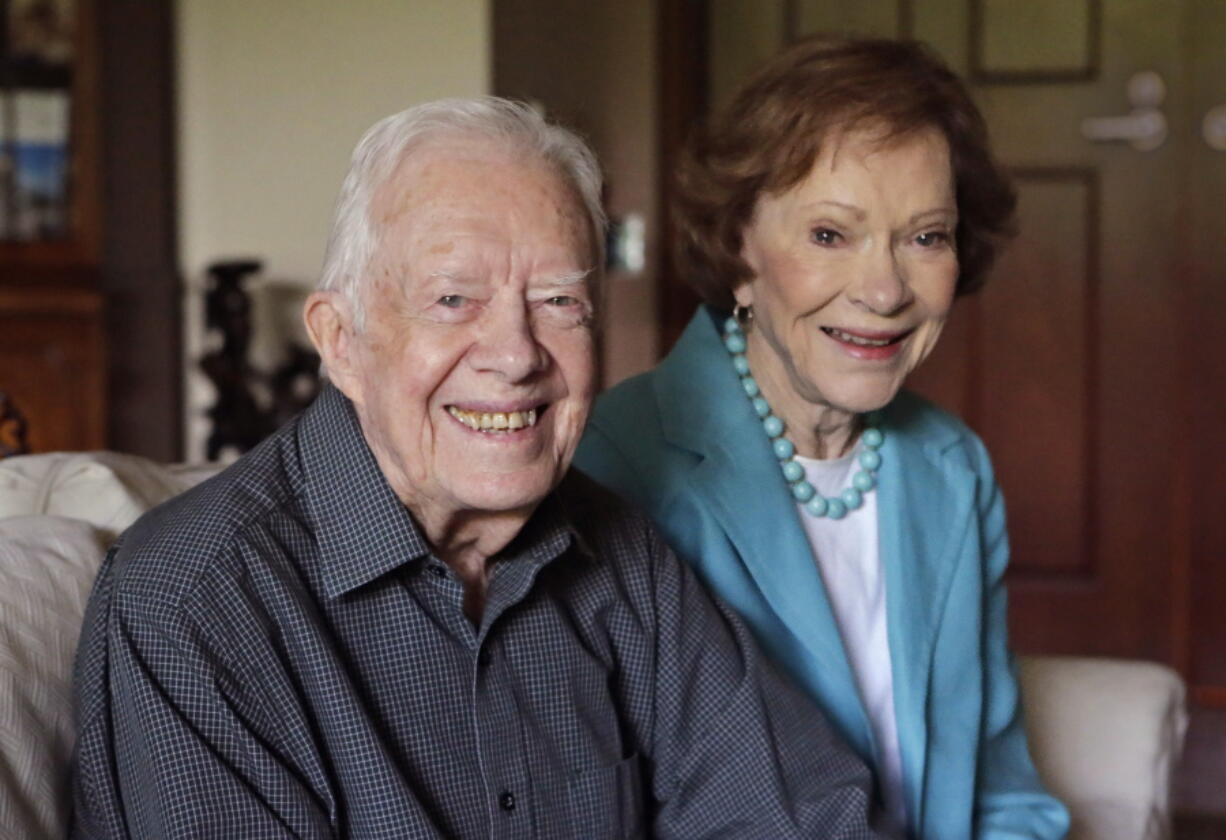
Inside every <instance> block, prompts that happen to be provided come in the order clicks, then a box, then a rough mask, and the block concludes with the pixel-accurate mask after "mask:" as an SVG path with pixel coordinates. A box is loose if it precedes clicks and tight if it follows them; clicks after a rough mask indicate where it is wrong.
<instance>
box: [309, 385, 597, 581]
mask: <svg viewBox="0 0 1226 840" xmlns="http://www.w3.org/2000/svg"><path fill="white" fill-rule="evenodd" d="M298 445H299V451H300V453H301V458H302V464H303V468H304V472H305V475H306V479H305V481H306V494H305V495H306V505H307V509H308V510H309V511H310V515H311V518H312V519H313V520H314V523H315V533H316V537H317V538H318V540H319V549H320V566H321V574H322V580H323V587H324V592H325V594H326V595H327V596H328V597H329V598H336V597H338V596H340V595H343V594H345V593H347V592H350V591H352V590H354V589H356V588H358V587H360V586H362V585H364V584H366V583H369V582H370V581H372V580H374V579H376V578H378V577H381V576H382V575H384V574H386V573H388V572H390V571H392V570H393V569H395V568H398V567H400V566H402V565H404V564H405V563H409V562H411V561H414V560H419V559H422V558H425V557H428V556H430V555H431V547H430V543H429V541H428V540H427V539H426V537H425V535H424V534H423V533H422V532H421V529H420V528H419V527H418V525H417V523H416V522H415V521H414V520H413V517H412V515H411V514H410V513H409V511H408V509H407V508H406V507H405V506H404V504H403V503H402V502H401V501H400V499H399V498H398V497H397V496H396V494H395V492H394V491H393V490H392V488H391V485H389V484H388V482H387V479H386V478H385V477H384V475H383V472H382V471H381V470H380V469H379V465H378V462H377V461H376V460H375V456H374V453H372V452H371V451H370V447H369V446H368V445H367V443H366V438H365V436H364V435H363V434H362V427H361V424H360V423H359V422H358V417H357V412H356V411H354V408H353V403H351V402H350V401H349V398H348V397H346V396H345V395H344V394H342V393H341V392H340V391H339V390H338V389H337V388H336V386H334V385H332V384H331V383H326V384H325V385H324V387H323V390H322V392H321V393H320V395H319V397H318V398H317V399H316V400H315V402H314V403H313V404H312V405H311V406H310V407H309V408H308V409H307V410H306V412H305V413H304V414H303V416H302V421H301V423H300V425H299V431H298ZM567 514H568V512H567V510H566V506H565V505H564V504H561V503H560V502H559V500H558V498H557V496H556V494H555V493H551V494H550V495H549V496H547V497H546V498H545V500H544V501H542V502H541V505H540V506H539V507H538V508H537V510H536V511H535V512H534V513H533V515H532V517H531V519H529V521H528V523H527V525H525V526H524V528H523V530H521V531H520V533H519V534H518V535H517V536H516V537H515V539H514V540H512V542H511V544H510V545H508V546H507V548H506V549H504V551H503V552H502V555H503V556H504V557H506V558H508V559H517V558H523V559H525V560H528V561H529V562H532V563H534V564H539V565H543V564H545V563H547V562H549V561H551V560H553V559H555V558H556V557H558V556H560V555H562V554H563V553H565V551H566V549H567V548H568V547H570V545H571V544H572V543H574V544H575V545H577V546H578V547H580V548H581V549H585V543H584V542H583V540H582V538H581V537H580V536H579V532H578V530H577V529H576V528H575V527H574V524H573V522H572V519H571V517H570V516H568V515H567ZM585 553H589V554H590V552H586V551H585Z"/></svg>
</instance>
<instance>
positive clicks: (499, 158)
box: [369, 135, 595, 268]
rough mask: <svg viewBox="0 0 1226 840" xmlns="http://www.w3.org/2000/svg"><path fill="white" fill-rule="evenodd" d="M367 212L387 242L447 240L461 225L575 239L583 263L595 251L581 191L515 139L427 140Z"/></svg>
mask: <svg viewBox="0 0 1226 840" xmlns="http://www.w3.org/2000/svg"><path fill="white" fill-rule="evenodd" d="M369 212H370V220H371V223H372V226H373V227H374V229H375V231H376V235H377V237H378V238H379V240H380V243H381V245H386V244H387V241H386V239H387V235H388V234H392V233H394V235H395V236H397V237H405V236H408V237H410V238H414V237H416V236H421V235H425V234H427V233H430V234H433V235H435V236H438V235H444V236H445V235H446V234H448V233H449V231H448V225H462V226H463V227H464V228H465V229H466V230H471V231H480V230H483V229H484V230H487V231H488V232H490V233H494V234H503V235H511V234H518V235H519V236H521V237H527V238H537V237H539V238H547V237H550V236H553V237H555V238H556V237H559V236H566V235H569V236H570V237H571V238H572V239H573V240H574V241H576V242H578V244H579V248H580V249H581V251H582V253H583V254H584V256H585V258H587V255H588V254H589V253H591V254H593V255H594V253H595V249H594V245H595V242H594V239H593V231H592V230H591V222H590V220H589V219H588V218H587V214H586V212H585V210H584V205H583V201H582V199H581V197H580V196H579V193H578V191H577V189H576V188H575V186H574V185H573V184H572V183H571V182H570V181H569V179H568V178H566V177H565V176H564V174H563V173H562V172H561V170H560V169H559V167H558V166H556V165H555V164H553V163H551V162H549V161H547V160H545V159H543V158H542V157H541V156H540V155H539V154H538V153H537V152H535V151H534V150H531V149H526V148H523V146H522V144H516V143H514V142H510V141H508V142H497V141H494V140H492V139H487V138H482V137H471V136H465V135H443V136H437V137H433V138H429V139H427V140H424V141H422V142H421V143H419V144H417V145H415V146H413V147H411V148H410V149H409V150H408V151H407V152H406V153H405V154H404V155H403V156H402V157H401V159H400V160H399V161H398V162H397V163H396V164H395V165H394V166H393V167H392V169H391V171H390V172H389V174H388V176H387V177H386V178H385V179H384V180H383V183H382V184H381V185H380V186H379V187H378V189H377V190H376V191H375V193H374V196H373V199H372V202H371V207H370V211H369ZM455 232H457V233H458V232H459V231H458V230H457V231H455ZM377 250H378V251H382V250H383V248H382V247H380V248H379V249H377ZM585 267H587V268H591V267H594V266H590V265H589V266H585Z"/></svg>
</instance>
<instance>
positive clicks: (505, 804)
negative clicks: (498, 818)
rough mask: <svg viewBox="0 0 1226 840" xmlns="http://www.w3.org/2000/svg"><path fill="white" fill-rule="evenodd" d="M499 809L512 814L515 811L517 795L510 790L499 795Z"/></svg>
mask: <svg viewBox="0 0 1226 840" xmlns="http://www.w3.org/2000/svg"><path fill="white" fill-rule="evenodd" d="M498 807H499V808H501V809H502V810H504V811H507V812H510V811H514V810H515V794H513V793H511V791H509V790H504V791H503V792H502V793H500V794H498Z"/></svg>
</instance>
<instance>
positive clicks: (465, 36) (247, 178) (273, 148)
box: [176, 0, 492, 458]
mask: <svg viewBox="0 0 1226 840" xmlns="http://www.w3.org/2000/svg"><path fill="white" fill-rule="evenodd" d="M490 2H492V0H347V2H338V1H337V0H178V4H177V21H176V30H177V31H176V37H177V41H178V44H177V49H178V66H177V97H178V103H177V107H178V151H179V155H178V191H179V195H178V207H179V216H178V229H179V265H180V270H181V271H182V272H183V277H184V281H185V284H186V287H187V292H186V298H185V301H184V332H185V336H184V341H185V353H184V364H185V367H186V370H185V373H186V380H187V387H186V389H185V400H186V407H185V408H186V410H185V412H184V415H185V423H186V430H185V440H186V453H187V457H189V458H193V457H200V456H201V453H202V451H203V450H202V440H203V436H204V434H205V429H204V422H203V419H202V411H203V409H204V407H205V406H207V405H208V403H209V402H210V401H211V399H212V389H211V387H210V386H209V384H208V382H207V380H205V379H204V378H203V377H202V376H201V375H200V374H198V373H197V372H196V370H195V362H196V360H198V358H199V355H200V353H201V352H202V348H203V346H204V342H205V336H204V334H203V323H202V317H203V316H202V312H201V301H200V290H201V288H202V283H203V273H204V268H205V266H206V265H208V263H210V262H212V261H214V260H217V259H221V258H226V257H234V256H254V257H258V258H260V259H262V260H263V261H264V268H265V270H264V277H263V280H262V281H261V282H260V283H258V284H256V286H257V288H256V301H255V303H256V307H257V309H256V312H255V318H256V321H257V324H262V325H265V326H267V325H269V324H273V323H277V322H294V321H296V313H293V312H288V313H287V312H286V310H287V309H292V308H293V306H292V298H293V293H292V292H291V291H290V290H292V289H294V288H302V287H309V286H311V285H313V284H314V282H315V279H316V277H317V275H318V272H319V265H320V261H321V260H322V258H323V249H324V243H325V240H326V238H327V232H328V226H329V222H330V220H331V214H332V205H333V202H334V201H335V199H336V194H337V191H338V189H339V187H340V182H341V178H342V177H343V176H344V173H345V169H346V167H347V165H348V162H349V155H350V153H351V152H352V150H353V147H354V145H355V144H356V142H357V140H358V137H360V136H361V134H362V132H363V131H365V130H366V128H368V127H369V126H370V125H371V123H373V122H374V121H375V120H377V119H379V118H380V117H383V116H386V115H387V114H390V113H393V112H395V111H399V110H401V109H403V108H405V107H407V106H409V105H411V104H413V103H416V102H422V101H425V100H429V99H437V98H439V97H443V96H472V95H477V94H483V93H487V92H488V91H489V76H490V67H489V65H490V32H489V29H490V27H489V17H490V7H489V4H490ZM274 301H281V302H282V303H281V305H279V306H273V305H271V304H272V303H273V302H274ZM279 344H280V342H279V341H272V340H259V341H257V342H256V345H255V348H254V353H253V355H254V358H255V361H256V362H257V363H260V364H265V365H266V364H269V363H271V361H272V360H273V358H274V356H275V348H276V347H277V346H279Z"/></svg>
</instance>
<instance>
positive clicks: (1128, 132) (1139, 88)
mask: <svg viewBox="0 0 1226 840" xmlns="http://www.w3.org/2000/svg"><path fill="white" fill-rule="evenodd" d="M1127 93H1128V104H1129V105H1131V106H1132V110H1131V111H1129V112H1128V113H1127V114H1124V115H1122V116H1118V117H1087V118H1086V119H1084V120H1082V121H1081V136H1082V137H1084V138H1086V139H1087V140H1090V141H1092V142H1095V143H1113V142H1123V143H1127V144H1128V145H1130V146H1132V147H1133V148H1134V149H1136V150H1137V151H1140V152H1150V151H1153V150H1154V149H1156V148H1158V147H1159V146H1161V145H1162V144H1163V142H1165V141H1166V135H1167V126H1166V114H1164V113H1162V110H1161V106H1162V103H1163V102H1164V101H1165V100H1166V82H1164V81H1163V80H1162V76H1160V75H1159V74H1158V73H1156V72H1154V71H1153V70H1142V71H1141V72H1139V73H1133V74H1132V76H1131V77H1130V78H1129V79H1128V87H1127Z"/></svg>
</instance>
